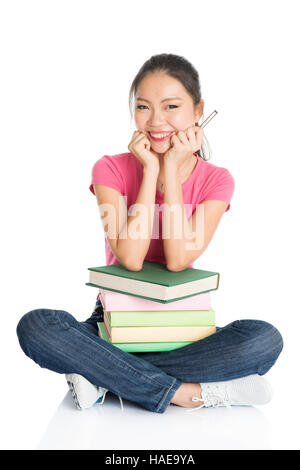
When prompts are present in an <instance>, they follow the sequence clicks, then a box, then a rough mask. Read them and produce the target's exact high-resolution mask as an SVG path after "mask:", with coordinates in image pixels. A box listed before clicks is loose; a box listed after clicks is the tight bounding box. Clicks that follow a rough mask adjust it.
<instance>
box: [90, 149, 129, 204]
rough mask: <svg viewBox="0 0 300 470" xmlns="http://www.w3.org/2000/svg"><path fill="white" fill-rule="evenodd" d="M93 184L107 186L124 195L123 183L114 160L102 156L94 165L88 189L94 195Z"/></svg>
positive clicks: (119, 170)
mask: <svg viewBox="0 0 300 470" xmlns="http://www.w3.org/2000/svg"><path fill="white" fill-rule="evenodd" d="M94 184H102V185H104V186H109V187H110V188H113V189H116V190H117V191H119V192H120V193H121V194H123V195H124V181H123V177H122V173H121V169H120V168H119V166H118V163H117V161H116V159H114V158H113V157H110V156H108V155H104V156H103V157H102V158H100V160H98V161H97V162H96V163H95V164H94V166H93V168H92V180H91V184H90V187H89V189H90V191H91V192H92V193H93V194H95V192H94V188H93V185H94Z"/></svg>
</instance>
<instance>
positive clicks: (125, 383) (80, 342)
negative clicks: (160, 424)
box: [17, 301, 283, 413]
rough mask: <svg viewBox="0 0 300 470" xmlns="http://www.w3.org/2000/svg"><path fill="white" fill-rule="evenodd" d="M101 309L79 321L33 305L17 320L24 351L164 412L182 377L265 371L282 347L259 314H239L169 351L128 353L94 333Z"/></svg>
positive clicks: (207, 378)
mask: <svg viewBox="0 0 300 470" xmlns="http://www.w3.org/2000/svg"><path fill="white" fill-rule="evenodd" d="M102 319H103V309H102V306H101V303H100V301H97V303H96V307H95V311H94V312H93V314H92V316H91V317H90V318H88V319H87V320H86V321H84V322H79V321H77V320H76V319H75V318H74V317H73V316H72V315H70V313H68V312H66V311H63V310H50V309H36V310H32V311H30V312H28V313H26V314H25V315H24V316H23V317H22V318H21V320H20V321H19V323H18V326H17V335H18V338H19V342H20V345H21V348H22V349H23V351H24V353H25V354H26V355H27V356H28V357H30V358H31V359H33V360H34V361H35V362H36V363H37V364H39V366H40V367H43V368H47V369H50V370H52V371H55V372H58V373H60V374H66V373H76V374H80V375H82V376H84V377H85V378H86V379H87V380H88V381H89V382H91V383H93V384H95V385H98V386H101V387H104V388H106V389H107V390H109V391H110V392H112V393H114V394H116V395H119V396H121V397H122V398H125V399H127V400H130V401H132V402H135V403H137V404H139V405H140V406H142V407H144V408H146V409H148V410H150V411H153V412H156V413H164V411H165V410H166V409H167V407H168V405H169V404H170V402H171V400H172V397H173V396H174V394H175V392H176V390H177V389H178V388H179V387H180V385H181V384H182V383H184V382H192V383H204V382H219V381H225V380H231V379H236V378H239V377H245V376H247V375H250V374H260V375H263V374H265V373H266V372H267V371H268V370H269V369H270V368H271V367H272V366H273V364H274V363H275V362H276V360H277V358H278V356H279V354H280V352H281V350H282V347H283V341H282V337H281V334H280V333H279V332H278V330H277V329H276V328H275V327H274V326H272V325H271V324H269V323H267V322H265V321H261V320H237V321H234V322H232V323H230V324H228V325H227V326H225V327H222V328H217V331H216V333H214V334H213V335H211V336H209V337H207V338H204V339H202V340H201V341H196V342H194V343H191V344H189V345H187V346H184V347H182V348H179V349H175V350H173V351H166V352H149V353H127V352H125V351H122V350H120V349H119V348H117V347H116V346H114V345H112V344H109V343H108V342H106V341H104V340H103V339H101V338H100V337H99V336H98V330H97V321H101V320H102Z"/></svg>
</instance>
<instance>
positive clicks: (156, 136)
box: [148, 132, 175, 142]
mask: <svg viewBox="0 0 300 470" xmlns="http://www.w3.org/2000/svg"><path fill="white" fill-rule="evenodd" d="M148 134H149V136H150V138H151V139H152V140H153V141H154V142H163V141H165V140H168V139H169V138H170V137H171V136H172V135H174V134H175V132H154V133H152V132H148Z"/></svg>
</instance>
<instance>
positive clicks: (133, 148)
mask: <svg viewBox="0 0 300 470" xmlns="http://www.w3.org/2000/svg"><path fill="white" fill-rule="evenodd" d="M150 148H151V143H150V140H149V139H148V137H147V135H146V132H144V131H135V132H134V133H133V136H132V138H131V141H130V143H129V145H128V149H129V150H130V152H131V153H132V154H133V155H134V156H135V157H136V158H137V159H138V160H139V161H140V162H141V164H142V165H143V167H144V168H146V167H147V168H148V167H151V168H153V167H154V168H156V169H157V170H158V171H159V158H158V156H157V155H156V154H155V153H154V152H153V151H151V150H150Z"/></svg>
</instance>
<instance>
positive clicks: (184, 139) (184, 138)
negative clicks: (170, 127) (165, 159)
mask: <svg viewBox="0 0 300 470" xmlns="http://www.w3.org/2000/svg"><path fill="white" fill-rule="evenodd" d="M177 137H178V139H179V141H180V142H181V143H182V144H185V145H187V144H189V140H188V138H187V135H186V133H185V132H184V131H179V132H177Z"/></svg>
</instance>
